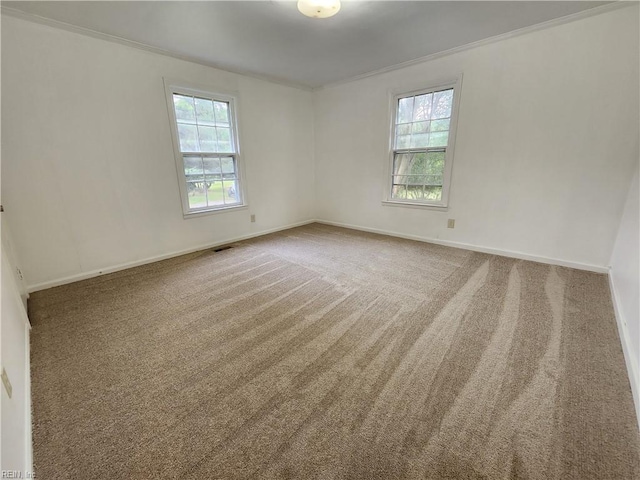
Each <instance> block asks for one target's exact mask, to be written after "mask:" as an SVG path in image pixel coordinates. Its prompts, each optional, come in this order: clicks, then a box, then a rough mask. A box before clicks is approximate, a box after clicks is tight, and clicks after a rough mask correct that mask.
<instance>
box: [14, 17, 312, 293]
mask: <svg viewBox="0 0 640 480" xmlns="http://www.w3.org/2000/svg"><path fill="white" fill-rule="evenodd" d="M163 77H171V78H179V79H184V80H186V81H189V82H192V83H197V84H205V85H210V86H211V87H212V88H214V89H215V88H216V87H217V88H222V89H225V90H232V91H236V92H238V96H239V105H238V110H239V115H238V116H239V122H240V139H241V149H242V152H243V160H244V161H245V167H246V168H245V171H246V177H247V178H246V180H247V186H248V200H249V205H250V208H249V209H248V210H242V211H236V212H226V213H220V214H215V215H209V216H204V217H198V218H191V219H188V220H184V219H183V216H182V210H181V204H180V196H179V195H180V194H179V191H178V183H177V182H178V181H177V175H176V167H175V161H174V156H173V150H172V144H171V136H170V129H169V120H168V115H167V106H166V101H165V93H164V86H163ZM2 89H3V90H2V91H3V98H2V126H3V130H2V159H3V165H2V168H3V176H2V191H3V202H4V206H5V208H6V210H7V213H6V217H7V220H8V222H9V224H10V228H11V231H12V233H13V236H14V238H15V239H16V245H15V247H16V254H17V257H18V258H20V259H21V261H22V262H23V265H22V266H23V273H24V276H25V279H26V282H27V284H28V285H29V286H30V288H31V289H33V288H34V286H36V287H37V286H38V285H40V286H43V285H42V284H47V282H51V281H54V282H55V281H57V280H60V279H62V278H65V277H73V276H78V275H83V274H86V273H87V272H94V271H98V270H102V269H107V268H109V267H113V266H117V265H121V264H126V263H129V262H139V261H142V260H144V259H148V258H151V257H156V256H161V255H166V254H169V253H172V252H178V251H183V250H188V249H193V248H196V247H199V246H204V245H208V244H213V243H217V242H221V241H225V240H228V239H234V238H238V237H241V236H245V235H250V234H253V233H258V232H261V231H266V230H269V229H273V228H278V227H284V226H287V225H290V224H294V223H297V222H302V221H306V220H310V219H312V218H313V216H314V211H313V209H314V178H313V171H314V169H313V103H312V94H311V93H310V92H307V91H303V90H298V89H294V88H290V87H285V86H280V85H276V84H272V83H268V82H264V81H261V80H256V79H253V78H249V77H245V76H241V75H236V74H232V73H228V72H224V71H220V70H216V69H212V68H209V67H204V66H201V65H196V64H193V63H189V62H184V61H181V60H177V59H174V58H168V57H164V56H161V55H157V54H153V53H149V52H146V51H142V50H138V49H134V48H131V47H126V46H123V45H120V44H116V43H111V42H107V41H103V40H98V39H94V38H91V37H87V36H83V35H78V34H75V33H70V32H67V31H63V30H59V29H55V28H51V27H47V26H43V25H39V24H35V23H31V22H26V21H23V20H19V19H16V18H12V17H8V16H6V15H3V16H2ZM251 213H253V214H255V215H256V223H254V224H252V223H250V220H249V215H250V214H251Z"/></svg>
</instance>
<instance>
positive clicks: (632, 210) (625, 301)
mask: <svg viewBox="0 0 640 480" xmlns="http://www.w3.org/2000/svg"><path fill="white" fill-rule="evenodd" d="M637 158H638V156H636V159H637ZM638 176H639V174H638V167H637V165H636V173H635V176H634V178H633V181H632V183H631V188H630V189H629V194H628V196H627V202H626V204H625V207H624V213H623V215H622V220H621V221H620V228H619V230H618V236H617V238H616V241H615V245H614V248H613V253H612V255H611V273H610V280H611V285H612V291H613V300H614V302H615V304H616V316H617V317H618V329H619V330H620V334H621V335H620V336H621V340H622V345H623V348H624V349H625V357H626V360H627V370H628V371H629V379H630V380H631V387H632V390H633V395H634V399H635V402H636V413H637V418H638V420H639V421H640V368H639V367H640V300H639V299H640V252H639V250H640V187H639V185H638V184H639V181H638Z"/></svg>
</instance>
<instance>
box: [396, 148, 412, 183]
mask: <svg viewBox="0 0 640 480" xmlns="http://www.w3.org/2000/svg"><path fill="white" fill-rule="evenodd" d="M412 158H413V154H411V153H402V154H399V155H396V156H395V158H394V160H393V174H394V175H406V174H407V173H409V167H410V166H411V159H412ZM397 183H405V182H404V181H401V182H397Z"/></svg>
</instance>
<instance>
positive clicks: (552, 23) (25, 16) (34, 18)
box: [0, 0, 640, 92]
mask: <svg viewBox="0 0 640 480" xmlns="http://www.w3.org/2000/svg"><path fill="white" fill-rule="evenodd" d="M639 3H640V1H638V0H616V1H614V2H611V3H607V4H605V5H600V6H598V7H594V8H590V9H588V10H583V11H581V12H577V13H572V14H570V15H565V16H563V17H558V18H554V19H552V20H547V21H546V22H542V23H537V24H535V25H530V26H528V27H523V28H519V29H517V30H513V31H511V32H506V33H502V34H500V35H495V36H493V37H489V38H485V39H482V40H478V41H476V42H472V43H467V44H465V45H460V46H458V47H454V48H450V49H448V50H443V51H442V52H436V53H432V54H430V55H425V56H423V57H419V58H415V59H413V60H408V61H406V62H401V63H397V64H395V65H390V66H388V67H384V68H380V69H377V70H371V71H369V72H365V73H361V74H359V75H355V76H352V77H348V78H345V79H343V80H338V81H335V82H329V83H327V84H325V85H322V86H319V87H315V88H313V87H310V86H308V85H302V84H299V83H296V82H291V81H287V80H285V79H282V78H277V77H272V76H269V75H263V74H259V73H256V72H252V71H248V70H242V69H234V68H229V67H226V66H224V65H219V64H216V63H213V62H207V61H204V60H202V59H199V58H196V57H191V56H189V55H183V54H179V53H174V52H171V51H169V50H165V49H163V48H159V47H153V46H151V45H147V44H146V43H141V42H136V41H134V40H128V39H126V38H123V37H119V36H116V35H110V34H108V33H103V32H99V31H97V30H92V29H90V28H85V27H80V26H77V25H73V24H70V23H66V22H62V21H59V20H54V19H51V18H47V17H42V16H40V15H35V14H32V13H27V12H23V11H22V10H19V9H17V8H12V7H7V6H4V5H2V6H1V7H0V11H1V13H2V15H8V16H11V17H14V18H18V19H21V20H25V21H28V22H32V23H38V24H41V25H46V26H49V27H53V28H58V29H61V30H66V31H68V32H72V33H76V34H79V35H85V36H88V37H93V38H96V39H99V40H106V41H108V42H112V43H118V44H120V45H125V46H127V47H131V48H136V49H138V50H144V51H147V52H150V53H155V54H157V55H163V56H166V57H171V58H176V59H178V60H183V61H185V62H190V63H195V64H198V65H203V66H205V67H210V68H215V69H216V70H221V71H224V72H228V73H233V74H236V75H243V76H246V77H250V78H254V79H256V80H262V81H265V82H269V83H274V84H277V85H282V86H286V87H291V88H296V89H299V90H303V91H307V92H311V91H320V90H325V89H329V88H333V87H337V86H340V85H344V84H347V83H351V82H355V81H358V80H362V79H365V78H369V77H373V76H377V75H382V74H385V73H389V72H393V71H395V70H401V69H403V68H407V67H411V66H413V65H419V64H421V63H426V62H429V61H432V60H435V59H437V58H442V57H446V56H449V55H453V54H456V53H460V52H464V51H467V50H471V49H474V48H478V47H482V46H485V45H490V44H492V43H496V42H499V41H502V40H507V39H510V38H515V37H519V36H521V35H526V34H528V33H533V32H537V31H540V30H545V29H548V28H552V27H556V26H559V25H564V24H566V23H570V22H574V21H576V20H582V19H585V18H589V17H593V16H596V15H600V14H603V13H607V12H611V11H614V10H618V9H621V8H625V7H629V6H632V5H638V4H639Z"/></svg>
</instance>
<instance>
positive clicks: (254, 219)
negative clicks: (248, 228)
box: [251, 215, 256, 223]
mask: <svg viewBox="0 0 640 480" xmlns="http://www.w3.org/2000/svg"><path fill="white" fill-rule="evenodd" d="M251 223H256V216H255V215H251Z"/></svg>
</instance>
